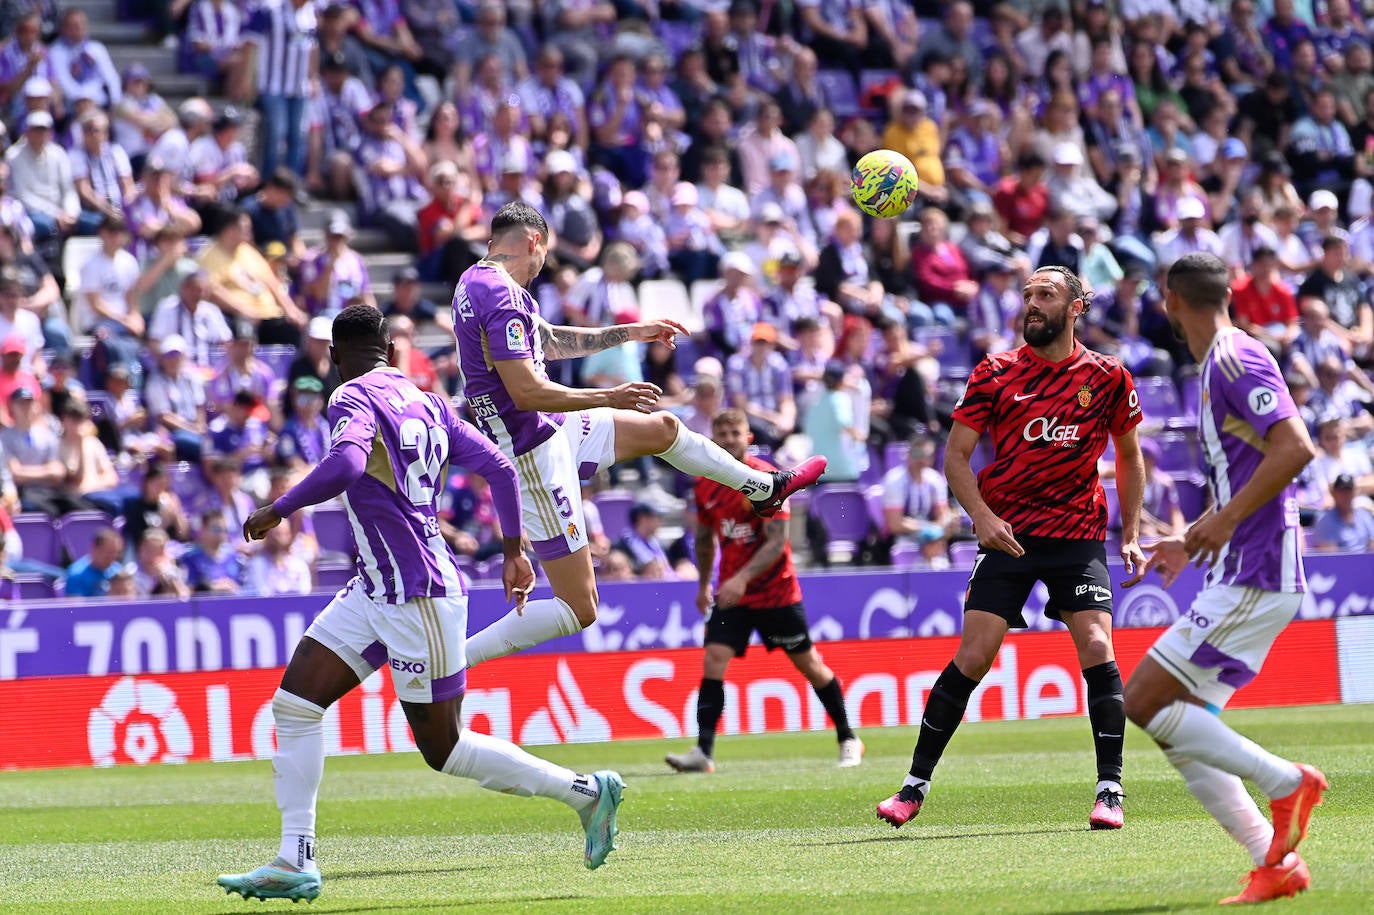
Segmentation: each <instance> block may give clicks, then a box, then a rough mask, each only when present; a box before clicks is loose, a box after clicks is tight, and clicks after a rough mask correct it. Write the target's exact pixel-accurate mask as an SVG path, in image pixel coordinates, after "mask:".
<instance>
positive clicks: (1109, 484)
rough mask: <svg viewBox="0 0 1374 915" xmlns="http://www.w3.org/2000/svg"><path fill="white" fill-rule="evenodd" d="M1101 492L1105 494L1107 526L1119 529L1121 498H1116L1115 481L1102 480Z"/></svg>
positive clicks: (1110, 528)
mask: <svg viewBox="0 0 1374 915" xmlns="http://www.w3.org/2000/svg"><path fill="white" fill-rule="evenodd" d="M1102 492H1103V493H1104V494H1105V495H1106V496H1107V528H1108V529H1109V530H1114V531H1118V530H1121V500H1120V499H1119V498H1117V492H1116V483H1115V482H1113V481H1111V480H1105V481H1103V483H1102Z"/></svg>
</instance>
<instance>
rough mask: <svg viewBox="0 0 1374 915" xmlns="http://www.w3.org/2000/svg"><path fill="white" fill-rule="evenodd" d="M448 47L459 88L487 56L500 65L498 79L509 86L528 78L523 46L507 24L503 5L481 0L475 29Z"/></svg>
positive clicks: (455, 80) (453, 72) (454, 76)
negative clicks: (494, 59)
mask: <svg viewBox="0 0 1374 915" xmlns="http://www.w3.org/2000/svg"><path fill="white" fill-rule="evenodd" d="M450 48H451V51H452V55H453V70H452V75H453V79H454V82H455V83H456V84H457V85H458V86H459V87H463V86H466V85H467V84H468V82H469V81H470V79H471V78H472V71H473V69H474V68H475V67H476V65H477V63H478V61H480V60H481V59H482V58H484V57H487V56H495V57H496V59H497V60H498V61H499V62H500V64H501V78H502V80H503V81H504V82H505V83H507V84H508V85H514V84H516V83H518V82H520V81H521V80H524V79H525V78H526V77H528V76H529V65H528V62H527V59H526V56H525V46H524V45H523V44H521V42H520V37H519V36H518V35H517V34H516V33H515V31H514V30H513V29H511V28H510V27H509V26H507V24H506V6H505V5H504V4H502V3H497V2H494V0H482V2H481V3H479V4H478V6H477V16H476V25H475V27H474V28H472V29H469V30H467V33H466V34H465V35H463V36H462V37H461V38H459V39H458V40H457V41H455V42H453V43H452V44H451V45H450Z"/></svg>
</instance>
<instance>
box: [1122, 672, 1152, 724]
mask: <svg viewBox="0 0 1374 915" xmlns="http://www.w3.org/2000/svg"><path fill="white" fill-rule="evenodd" d="M1124 704H1125V709H1126V718H1127V719H1128V720H1130V721H1131V723H1132V724H1134V725H1136V726H1137V727H1139V728H1142V729H1146V728H1148V726H1149V724H1150V722H1151V721H1153V720H1154V717H1155V715H1157V714H1159V702H1158V701H1157V700H1156V699H1155V697H1153V696H1151V695H1150V694H1149V691H1148V690H1145V689H1143V688H1141V687H1140V686H1138V685H1136V683H1135V682H1134V681H1131V682H1128V683H1127V684H1126V692H1125V703H1124Z"/></svg>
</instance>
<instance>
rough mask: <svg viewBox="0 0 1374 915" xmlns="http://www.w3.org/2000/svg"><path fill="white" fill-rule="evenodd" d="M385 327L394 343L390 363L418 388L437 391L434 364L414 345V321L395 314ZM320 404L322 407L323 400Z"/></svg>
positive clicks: (437, 384)
mask: <svg viewBox="0 0 1374 915" xmlns="http://www.w3.org/2000/svg"><path fill="white" fill-rule="evenodd" d="M387 328H388V331H389V333H390V336H391V342H392V343H393V344H395V353H396V358H395V361H394V362H392V365H394V366H395V367H396V368H398V369H400V370H401V372H402V373H403V374H404V375H405V376H406V377H407V378H409V379H410V380H411V381H413V382H415V386H416V387H418V388H419V389H420V390H422V391H436V392H437V391H438V390H439V376H438V374H437V373H436V372H435V371H434V364H433V363H431V362H430V361H429V356H427V355H425V353H424V351H423V350H421V349H419V348H418V347H416V346H415V322H414V321H412V320H410V318H407V317H406V316H405V315H395V316H393V317H391V318H388V319H387ZM320 406H321V407H323V400H322V401H321V403H320Z"/></svg>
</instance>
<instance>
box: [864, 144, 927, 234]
mask: <svg viewBox="0 0 1374 915" xmlns="http://www.w3.org/2000/svg"><path fill="white" fill-rule="evenodd" d="M849 180H850V185H851V189H852V192H853V195H854V203H855V204H857V205H858V207H859V209H861V210H863V211H864V212H865V213H867V214H868V215H870V216H878V217H880V218H882V219H891V218H892V217H894V216H900V215H902V214H903V213H905V212H906V211H907V208H908V207H910V206H911V202H912V201H913V200H915V199H916V188H917V187H918V185H919V181H918V179H917V177H916V166H914V165H912V164H911V160H910V159H908V158H907V157H906V156H904V155H902V154H901V153H899V152H897V151H895V150H891V149H875V150H874V151H873V152H871V153H868V154H867V155H866V156H864V157H863V158H861V159H860V160H859V161H858V162H857V163H856V164H855V165H854V171H853V172H852V173H851V174H850V176H849Z"/></svg>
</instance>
